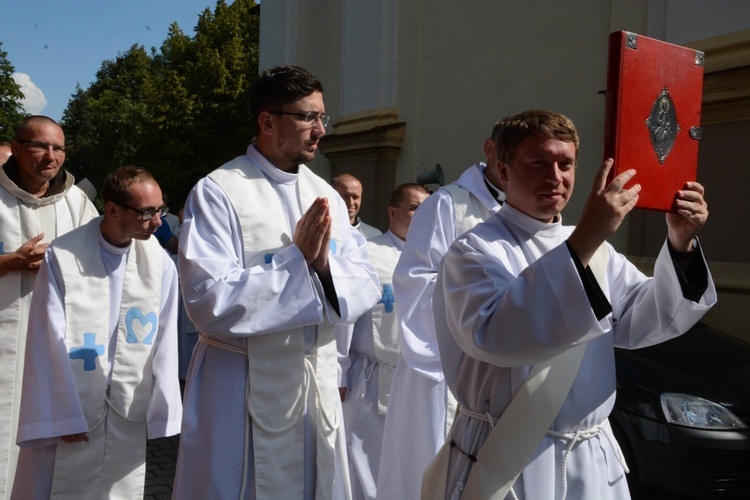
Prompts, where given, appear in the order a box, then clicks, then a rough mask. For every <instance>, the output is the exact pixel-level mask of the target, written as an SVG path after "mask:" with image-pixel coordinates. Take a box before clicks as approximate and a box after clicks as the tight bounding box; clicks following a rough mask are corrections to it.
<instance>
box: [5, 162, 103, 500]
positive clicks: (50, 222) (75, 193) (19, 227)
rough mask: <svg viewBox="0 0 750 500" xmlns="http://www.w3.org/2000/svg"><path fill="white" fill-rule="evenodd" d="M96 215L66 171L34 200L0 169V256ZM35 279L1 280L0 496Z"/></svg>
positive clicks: (13, 455) (10, 460) (10, 467)
mask: <svg viewBox="0 0 750 500" xmlns="http://www.w3.org/2000/svg"><path fill="white" fill-rule="evenodd" d="M6 168H7V167H6ZM96 216H97V213H96V209H95V208H94V205H92V204H91V202H90V201H89V199H88V198H87V197H86V194H85V193H84V192H83V191H81V190H80V189H79V188H78V187H77V186H75V185H74V179H73V176H72V175H70V173H67V172H66V173H65V179H64V188H63V190H62V192H60V193H58V194H54V195H50V196H47V197H44V198H38V197H36V196H34V195H32V194H29V193H27V192H26V191H24V190H23V189H21V188H19V187H18V186H17V185H16V184H15V183H14V182H13V181H12V180H11V179H10V178H9V177H8V175H7V174H6V172H5V169H4V168H2V167H0V254H4V253H11V252H14V251H16V250H17V249H18V248H19V247H21V245H23V244H24V243H26V242H27V241H29V240H30V239H32V238H33V237H35V236H37V235H39V234H40V233H44V240H43V242H45V243H49V242H50V241H52V240H53V239H54V238H56V237H57V236H60V235H62V234H64V233H67V232H68V231H70V230H71V229H74V228H76V227H78V226H80V225H81V224H84V223H86V222H88V221H89V220H91V219H93V218H94V217H96ZM35 279H36V274H35V273H32V272H12V273H8V274H6V275H4V276H0V443H2V444H1V445H0V498H8V497H9V496H10V492H11V488H12V485H13V477H14V475H15V471H16V462H17V460H18V446H16V444H15V442H16V432H17V429H18V408H19V405H20V400H21V391H22V376H23V360H24V352H25V349H26V329H27V320H28V316H29V304H30V303H31V296H32V290H33V289H34V280H35Z"/></svg>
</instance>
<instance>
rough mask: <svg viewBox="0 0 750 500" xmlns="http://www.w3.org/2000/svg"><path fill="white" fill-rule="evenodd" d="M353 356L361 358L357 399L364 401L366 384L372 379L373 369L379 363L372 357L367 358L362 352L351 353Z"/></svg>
mask: <svg viewBox="0 0 750 500" xmlns="http://www.w3.org/2000/svg"><path fill="white" fill-rule="evenodd" d="M352 354H353V355H354V356H358V357H360V358H362V371H361V372H360V373H359V381H358V382H357V383H358V385H359V391H358V393H357V399H364V398H365V396H367V382H369V381H370V379H371V378H372V374H373V373H375V367H376V366H378V363H379V361H378V360H377V358H375V357H373V356H369V355H367V354H364V353H362V352H358V351H352Z"/></svg>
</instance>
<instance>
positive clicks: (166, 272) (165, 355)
mask: <svg viewBox="0 0 750 500" xmlns="http://www.w3.org/2000/svg"><path fill="white" fill-rule="evenodd" d="M161 276H162V277H161V307H160V310H159V333H158V336H157V340H156V342H155V344H154V351H155V352H154V356H153V361H152V373H153V377H154V379H153V385H152V387H151V400H150V401H149V404H148V410H147V411H146V421H147V423H148V437H149V439H154V438H160V437H166V436H173V435H175V434H179V432H180V425H181V424H182V397H181V395H180V378H179V367H178V363H179V352H178V348H177V311H178V303H179V302H178V298H179V288H178V284H177V270H176V269H175V267H174V263H173V262H172V259H171V258H170V257H169V255H168V254H167V252H164V262H163V263H162V275H161Z"/></svg>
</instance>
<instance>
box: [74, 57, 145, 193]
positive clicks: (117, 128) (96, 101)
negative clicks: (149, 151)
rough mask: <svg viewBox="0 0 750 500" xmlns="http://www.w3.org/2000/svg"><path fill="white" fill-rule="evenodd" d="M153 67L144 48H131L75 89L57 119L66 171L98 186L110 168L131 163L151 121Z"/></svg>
mask: <svg viewBox="0 0 750 500" xmlns="http://www.w3.org/2000/svg"><path fill="white" fill-rule="evenodd" d="M152 64H153V61H152V59H151V57H150V56H149V55H148V54H147V53H146V51H145V50H144V49H143V47H142V46H139V45H133V46H132V47H131V48H130V49H129V50H128V51H127V52H125V53H121V54H120V55H118V57H117V58H116V59H115V60H114V61H105V62H104V63H103V64H102V67H101V69H100V70H99V71H98V72H97V74H96V80H95V81H94V83H93V84H92V85H91V87H89V88H88V89H87V90H81V88H80V87H79V88H77V89H76V93H75V94H73V97H72V99H71V101H70V102H69V103H68V107H67V108H66V109H65V112H64V114H63V120H62V121H63V126H64V129H65V133H66V144H68V145H69V147H70V153H69V155H68V161H67V165H66V166H67V168H68V169H69V170H70V171H71V172H72V173H73V175H74V176H76V178H80V177H88V179H89V180H90V181H91V182H92V183H93V184H94V185H95V186H101V184H102V183H103V182H104V178H105V177H106V175H107V173H109V172H110V171H111V170H113V169H114V168H115V167H117V166H120V165H125V164H128V163H134V162H135V161H134V160H135V159H136V158H137V157H138V150H139V144H140V143H141V142H142V141H144V137H145V135H146V134H147V133H148V132H149V127H150V125H149V124H150V122H151V114H150V112H149V110H148V109H147V106H146V103H145V87H146V82H147V81H148V79H149V78H150V75H151V66H152Z"/></svg>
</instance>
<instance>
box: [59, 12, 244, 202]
mask: <svg viewBox="0 0 750 500" xmlns="http://www.w3.org/2000/svg"><path fill="white" fill-rule="evenodd" d="M258 29H259V20H258V7H257V5H256V4H255V2H254V1H252V0H236V1H235V2H234V3H233V4H232V5H227V4H226V2H225V1H224V0H219V1H218V2H217V3H216V7H215V9H214V11H213V12H212V11H211V10H210V9H206V10H204V11H203V12H202V13H201V14H200V15H199V16H198V23H197V25H196V26H195V28H194V33H195V34H194V36H192V37H190V36H187V35H185V34H184V33H183V31H182V30H181V29H180V27H179V26H178V25H177V23H174V24H172V26H171V27H170V29H169V33H168V35H167V38H166V40H165V41H164V42H163V43H162V46H161V49H160V50H159V51H157V50H156V49H154V48H152V49H151V53H150V54H148V53H146V51H145V50H143V48H142V47H140V46H137V45H136V46H133V47H131V49H130V50H129V51H128V52H126V53H125V54H120V55H119V56H118V57H117V58H116V59H115V60H114V61H105V62H104V63H103V64H102V68H101V69H100V71H99V72H98V73H97V77H96V80H95V81H94V83H93V84H92V85H91V86H90V87H89V88H88V89H86V90H82V89H80V88H79V89H77V90H76V93H75V94H74V95H73V96H72V99H71V102H70V103H69V105H68V108H67V109H66V111H65V114H64V116H63V122H64V125H65V130H66V135H67V139H68V142H69V143H70V149H71V154H70V155H69V159H68V161H69V162H71V163H72V165H71V167H72V168H74V169H76V170H74V174H75V173H76V172H77V171H81V172H85V173H86V176H88V177H89V179H91V180H92V182H94V183H95V185H97V186H99V185H101V182H102V181H103V178H104V176H105V175H106V174H107V173H108V172H109V171H110V170H111V169H112V168H114V167H116V166H117V165H123V164H128V163H129V164H135V165H141V166H143V167H146V168H148V169H149V170H150V171H151V172H152V173H153V174H154V176H155V177H156V178H157V180H158V181H159V183H160V184H161V185H162V189H163V190H164V191H165V192H166V193H169V195H170V197H171V199H170V205H172V206H173V207H174V208H175V209H177V208H178V207H179V206H181V205H182V203H183V202H184V199H185V197H186V196H187V193H188V192H189V190H190V189H191V188H192V186H193V185H194V184H195V182H196V181H197V180H198V179H200V178H201V177H203V176H204V175H205V174H206V173H208V172H210V171H211V170H213V169H214V168H216V167H217V166H219V165H220V164H221V163H223V162H225V161H226V160H228V159H230V158H232V157H234V156H237V155H238V154H241V153H242V152H243V151H244V149H245V147H246V145H247V144H248V142H249V141H250V140H251V139H252V124H251V119H250V117H249V113H248V110H249V88H250V86H251V85H252V83H253V82H254V81H255V77H256V75H257V74H258V37H259V35H258ZM94 172H96V173H94ZM79 175H80V174H79Z"/></svg>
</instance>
